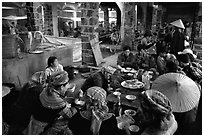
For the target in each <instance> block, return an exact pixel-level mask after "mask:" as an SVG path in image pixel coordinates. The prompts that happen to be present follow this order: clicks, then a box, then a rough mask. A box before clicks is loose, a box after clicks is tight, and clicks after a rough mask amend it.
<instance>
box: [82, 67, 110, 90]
mask: <svg viewBox="0 0 204 137" xmlns="http://www.w3.org/2000/svg"><path fill="white" fill-rule="evenodd" d="M93 86H98V87H101V88H103V89H105V90H107V88H108V80H107V79H106V78H105V76H104V75H103V74H102V72H101V71H98V72H96V73H94V74H92V75H91V76H90V77H89V78H87V79H86V81H85V82H84V83H83V85H82V87H81V90H82V91H84V92H86V90H87V89H88V88H90V87H93Z"/></svg>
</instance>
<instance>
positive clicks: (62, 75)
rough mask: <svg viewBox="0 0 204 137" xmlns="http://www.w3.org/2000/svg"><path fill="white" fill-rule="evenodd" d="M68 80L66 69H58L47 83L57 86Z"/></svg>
mask: <svg viewBox="0 0 204 137" xmlns="http://www.w3.org/2000/svg"><path fill="white" fill-rule="evenodd" d="M68 81H69V78H68V73H67V72H66V71H60V72H57V73H55V74H53V75H51V76H50V78H49V82H48V85H50V86H54V87H55V86H59V85H63V84H65V83H67V82H68Z"/></svg>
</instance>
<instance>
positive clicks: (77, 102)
mask: <svg viewBox="0 0 204 137" xmlns="http://www.w3.org/2000/svg"><path fill="white" fill-rule="evenodd" d="M75 104H77V105H81V106H83V105H84V104H85V102H84V101H81V100H79V101H75Z"/></svg>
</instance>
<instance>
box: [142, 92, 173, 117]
mask: <svg viewBox="0 0 204 137" xmlns="http://www.w3.org/2000/svg"><path fill="white" fill-rule="evenodd" d="M142 96H143V101H142V104H141V105H142V106H143V107H144V108H145V109H147V110H151V111H152V112H156V113H157V114H163V115H166V116H169V115H170V114H171V113H172V106H171V103H170V101H169V99H168V98H167V97H166V96H165V95H164V94H162V93H161V92H159V91H157V90H146V91H144V92H143V93H142Z"/></svg>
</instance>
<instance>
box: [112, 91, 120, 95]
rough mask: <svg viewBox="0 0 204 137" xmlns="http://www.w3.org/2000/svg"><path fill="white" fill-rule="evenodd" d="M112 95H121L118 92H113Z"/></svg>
mask: <svg viewBox="0 0 204 137" xmlns="http://www.w3.org/2000/svg"><path fill="white" fill-rule="evenodd" d="M113 95H115V96H120V95H121V93H120V92H118V91H115V92H113Z"/></svg>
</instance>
